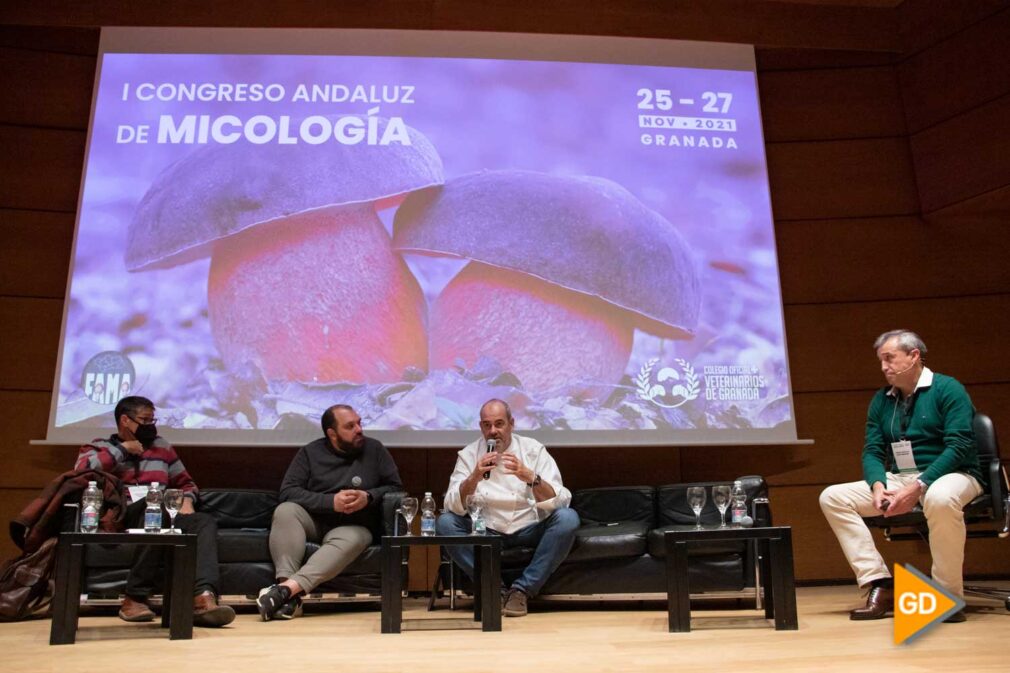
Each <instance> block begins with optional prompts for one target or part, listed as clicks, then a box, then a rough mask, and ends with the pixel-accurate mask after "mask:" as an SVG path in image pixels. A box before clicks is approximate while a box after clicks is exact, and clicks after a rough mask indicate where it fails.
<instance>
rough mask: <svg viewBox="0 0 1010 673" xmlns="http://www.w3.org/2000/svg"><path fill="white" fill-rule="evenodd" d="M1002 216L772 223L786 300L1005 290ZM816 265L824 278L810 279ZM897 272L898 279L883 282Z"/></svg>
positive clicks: (1007, 272) (1005, 222) (1007, 229)
mask: <svg viewBox="0 0 1010 673" xmlns="http://www.w3.org/2000/svg"><path fill="white" fill-rule="evenodd" d="M1008 233H1010V218H1004V219H996V218H991V217H977V216H965V215H961V216H957V215H956V214H948V215H945V216H937V217H931V218H930V219H929V220H928V221H926V220H922V219H919V218H917V217H910V216H906V217H890V218H864V219H847V220H814V221H809V220H808V221H801V220H794V221H780V222H777V223H776V225H775V234H776V239H777V243H778V254H779V274H780V276H781V279H782V298H783V301H785V303H786V304H809V303H829V302H848V301H874V300H888V299H913V298H917V297H944V296H956V295H965V294H990V293H1006V292H1010V265H1007V264H1006V239H1007V235H1008ZM814 269H816V270H818V271H819V273H820V274H823V277H827V278H830V282H822V280H821V279H820V278H813V277H811V271H812V270H814ZM899 271H900V282H890V281H889V280H888V278H889V277H891V276H892V275H893V274H895V273H897V272H899Z"/></svg>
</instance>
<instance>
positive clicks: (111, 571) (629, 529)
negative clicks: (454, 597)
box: [85, 476, 771, 600]
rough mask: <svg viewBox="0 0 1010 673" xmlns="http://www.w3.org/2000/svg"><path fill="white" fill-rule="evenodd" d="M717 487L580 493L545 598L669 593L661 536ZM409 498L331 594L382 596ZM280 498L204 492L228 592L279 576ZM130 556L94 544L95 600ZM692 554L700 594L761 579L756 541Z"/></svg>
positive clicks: (753, 494) (755, 504) (767, 516)
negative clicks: (565, 551)
mask: <svg viewBox="0 0 1010 673" xmlns="http://www.w3.org/2000/svg"><path fill="white" fill-rule="evenodd" d="M741 480H742V482H743V485H744V489H745V490H746V492H747V497H748V507H749V509H750V512H751V516H752V517H753V518H754V520H755V525H770V524H771V513H770V510H769V508H768V506H767V487H766V485H765V482H764V479H763V478H761V477H753V476H752V477H742V478H741ZM713 485H714V482H713V483H709V482H706V483H697V484H674V485H668V486H658V487H655V486H632V487H625V486H618V487H606V488H590V489H582V490H578V491H575V492H574V493H573V497H572V507H573V509H575V510H576V511H577V512H578V513H579V515H580V517H581V518H582V526H581V527H580V529H579V531H578V533H577V537H576V541H575V546H574V547H573V548H572V551H571V553H570V554H569V556H568V558H567V559H566V560H565V562H564V563H563V564H562V565H561V566H560V567H559V568H558V570H557V571H556V572H555V573H554V574H553V575H552V576H551V578H550V580H549V581H548V583H547V585H546V586H545V587H544V590H543V591H542V593H541V597H547V598H549V597H596V598H602V597H607V596H614V597H621V596H641V595H648V594H656V595H659V594H661V593H663V592H665V591H666V579H665V578H666V575H665V565H664V564H665V558H664V556H665V553H664V548H663V533H664V532H665V531H666V530H670V529H676V528H691V527H693V526H694V513H693V512H692V511H691V510H690V508H689V507H688V506H687V502H686V497H685V492H686V489H687V488H688V487H689V486H705V487H706V488H707V489H708V492H709V493H711V486H713ZM403 496H404V494H403V493H391V494H387V495H386V496H385V497H384V498H383V502H382V521H381V528H377V529H376V530H373V531H372V534H373V544H372V546H370V547H369V548H368V549H366V550H365V552H364V553H363V554H362V555H361V556H360V557H358V559H357V560H356V561H355V562H354V563H352V564H351V565H350V566H349V567H348V568H347V569H345V570H344V572H342V573H341V574H340V575H338V576H337V577H335V578H334V579H332V580H331V581H329V582H327V583H325V584H323V585H321V586H320V587H318V588H317V590H316V591H317V592H318V593H323V594H326V595H327V597H329V596H332V595H334V594H337V595H342V596H347V597H351V596H353V597H355V598H356V599H361V598H373V599H375V600H378V599H379V597H380V593H381V562H380V545H379V541H380V538H381V536H382V535H392V534H393V533H394V529H395V526H396V524H395V521H396V518H397V514H396V508H397V507H399V502H400V498H402V497H403ZM277 503H278V500H277V494H276V493H275V492H273V491H257V490H219V489H206V490H204V491H202V492H201V496H200V504H199V507H198V509H199V511H201V512H205V513H207V514H210V515H211V516H213V517H214V518H215V520H216V521H217V524H218V562H219V564H220V574H221V586H220V587H219V590H220V592H221V593H222V594H223V595H226V596H247V597H254V596H255V595H256V593H257V592H258V591H259V590H260V589H261V588H263V587H265V586H267V585H269V584H271V583H272V582H273V580H274V572H273V563H272V561H271V559H270V548H269V544H268V540H269V531H270V523H271V518H272V516H273V511H274V508H275V507H276V506H277ZM727 516H728V515H727ZM702 521H703V522H704V523H706V524H718V522H719V513H718V511H717V510H716V508H715V506H714V505H713V504H712V503H711V501H709V502H708V503H706V505H705V509H704V510H703V512H702ZM401 523H402V520H401ZM316 549H318V545H315V544H313V543H308V544H306V549H305V554H306V557H308V556H309V555H311V554H312V553H313V552H314V551H315V550H316ZM532 553H533V550H532V549H530V548H518V549H509V550H506V552H505V553H504V555H503V558H502V575H503V579H504V580H505V581H506V582H509V581H511V579H513V578H514V577H516V576H517V575H518V574H519V572H520V571H521V568H522V567H524V566H525V564H526V563H528V562H529V559H530V558H531V556H532ZM132 555H133V550H132V547H117V546H112V545H110V546H107V547H103V546H88V548H87V551H86V557H85V564H86V566H87V569H86V572H85V591H86V593H87V594H88V598H89V600H91V599H108V598H115V597H118V596H119V595H120V594H121V593H122V591H123V589H124V587H125V586H126V576H127V573H128V571H129V567H130V564H131V561H132V558H133V556H132ZM690 557H691V559H692V562H691V564H690V571H689V572H690V583H691V587H692V590H693V591H694V592H739V591H742V590H744V589H746V588H752V587H754V585H755V582H754V579H755V573H754V568H755V558H754V553H753V549H752V547H751V545H748V544H744V543H740V544H718V545H692V546H691V549H690ZM404 562H405V560H404ZM450 573H451V575H452V576H451V577H450ZM406 576H407V573H406V572H405V573H404V577H406ZM439 583H440V585H441V587H443V588H450V587H451V588H453V589H461V590H467V589H468V588H469V581H468V580H467V578H465V577H462V574H461V573H460V572H459V571H458V569H454V568H453V567H452V565H451V564H450V563H449V561H448V560H447V557H445V560H444V562H443V565H442V567H441V568H440V570H439ZM334 597H335V596H334Z"/></svg>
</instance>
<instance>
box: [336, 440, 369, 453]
mask: <svg viewBox="0 0 1010 673" xmlns="http://www.w3.org/2000/svg"><path fill="white" fill-rule="evenodd" d="M364 450H365V436H364V435H361V436H360V437H356V438H354V439H353V440H351V441H349V442H345V441H344V440H343V439H341V438H340V437H339V436H338V437H337V451H340V452H341V453H343V454H345V455H347V456H350V457H352V458H356V457H358V456H360V455H361V454H362V453H363V452H364Z"/></svg>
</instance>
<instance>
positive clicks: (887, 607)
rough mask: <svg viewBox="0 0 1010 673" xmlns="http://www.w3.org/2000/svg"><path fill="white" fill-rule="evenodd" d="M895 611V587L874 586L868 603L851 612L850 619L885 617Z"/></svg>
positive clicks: (868, 595) (867, 600) (867, 598)
mask: <svg viewBox="0 0 1010 673" xmlns="http://www.w3.org/2000/svg"><path fill="white" fill-rule="evenodd" d="M893 613H894V587H872V588H871V589H870V593H869V594H867V596H866V605H865V606H864V607H861V608H856V609H855V610H852V611H851V612H849V619H854V620H857V621H859V620H865V619H883V618H884V617H887V616H888V615H891V614H893Z"/></svg>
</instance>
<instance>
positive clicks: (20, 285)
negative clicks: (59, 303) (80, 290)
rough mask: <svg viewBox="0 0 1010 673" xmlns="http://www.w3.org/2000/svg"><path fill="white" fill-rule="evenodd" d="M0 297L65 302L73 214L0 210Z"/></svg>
mask: <svg viewBox="0 0 1010 673" xmlns="http://www.w3.org/2000/svg"><path fill="white" fill-rule="evenodd" d="M0 237H2V238H3V246H0V296H3V295H9V296H17V297H47V298H52V299H62V298H63V295H64V294H65V292H66V288H67V269H68V268H69V266H70V248H71V247H72V245H73V237H74V214H73V213H53V212H42V211H37V210H35V211H32V210H4V209H0Z"/></svg>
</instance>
